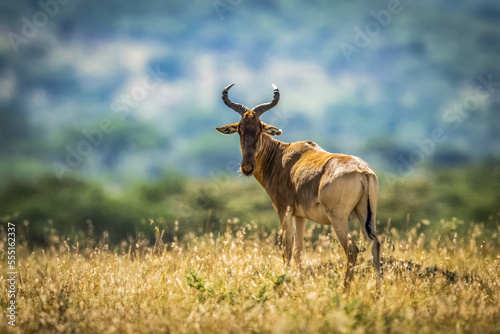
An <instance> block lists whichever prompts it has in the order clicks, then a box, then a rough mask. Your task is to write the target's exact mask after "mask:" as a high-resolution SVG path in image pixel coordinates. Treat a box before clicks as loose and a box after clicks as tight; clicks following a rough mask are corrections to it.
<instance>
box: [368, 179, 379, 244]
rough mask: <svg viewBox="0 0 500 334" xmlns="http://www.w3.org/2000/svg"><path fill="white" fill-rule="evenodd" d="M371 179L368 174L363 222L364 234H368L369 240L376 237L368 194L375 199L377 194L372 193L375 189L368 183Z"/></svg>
mask: <svg viewBox="0 0 500 334" xmlns="http://www.w3.org/2000/svg"><path fill="white" fill-rule="evenodd" d="M371 181H372V180H370V176H368V182H367V189H366V190H367V194H366V205H367V215H366V222H365V230H366V234H367V235H368V238H370V240H373V239H375V238H377V236H376V235H375V223H376V222H375V217H373V213H372V205H371V204H372V203H370V194H373V195H374V197H375V199H377V196H376V193H372V192H375V191H376V189H373V188H374V185H373V184H370V183H371Z"/></svg>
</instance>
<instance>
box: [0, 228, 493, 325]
mask: <svg viewBox="0 0 500 334" xmlns="http://www.w3.org/2000/svg"><path fill="white" fill-rule="evenodd" d="M248 228H250V229H251V231H248ZM254 229H255V227H247V229H242V230H240V231H239V232H238V233H236V235H234V234H231V233H226V235H222V236H219V237H214V236H213V235H206V236H204V237H201V238H195V237H194V236H190V237H187V238H185V240H184V241H183V242H182V243H174V244H170V245H167V246H168V247H162V246H163V245H161V243H160V244H157V245H156V246H155V247H147V246H146V244H145V242H143V241H137V242H133V243H130V242H129V243H122V245H121V246H119V247H116V248H114V249H108V245H107V244H105V242H101V243H99V244H96V245H91V246H88V247H85V248H83V249H82V248H80V247H78V248H77V247H72V246H68V245H67V244H66V242H64V241H62V242H61V241H58V240H57V238H56V241H54V245H53V246H52V247H51V249H49V250H47V251H41V250H36V251H35V252H33V253H31V254H30V253H27V251H26V249H24V250H23V249H22V247H19V248H18V262H19V264H18V272H19V280H18V296H17V303H18V314H17V326H16V327H15V328H12V327H10V326H8V325H7V323H6V320H5V316H4V317H3V318H2V323H1V324H0V332H2V333H4V332H17V333H57V332H61V333H66V332H71V333H170V332H172V333H240V332H253V333H284V332H291V333H309V332H311V333H316V332H319V333H357V332H359V333H364V332H391V333H411V332H418V333H443V332H447V333H494V332H497V333H498V332H500V306H499V305H500V286H499V285H500V255H499V252H498V250H499V249H500V247H499V242H498V235H497V234H498V233H497V234H495V235H493V236H491V235H488V236H485V235H483V232H482V230H481V229H480V228H479V227H477V226H474V227H472V228H471V229H470V231H468V232H467V233H465V234H464V235H463V236H457V235H456V234H454V233H448V234H447V235H443V236H440V237H439V238H436V236H432V235H423V234H419V233H418V232H417V231H416V230H415V229H413V230H411V231H410V232H409V233H407V234H406V236H405V237H404V238H403V237H400V236H398V235H397V233H396V231H395V230H392V231H386V233H385V234H384V233H379V234H380V235H381V237H382V239H383V240H384V242H383V245H382V250H383V259H384V266H383V268H384V279H383V282H382V286H381V288H380V291H378V290H377V288H376V282H375V279H374V278H373V266H372V263H371V260H370V256H369V252H368V251H365V252H364V253H363V254H362V256H361V257H360V258H359V261H358V262H359V265H358V266H357V268H356V274H355V278H354V280H353V282H352V284H351V288H350V291H349V292H345V291H344V287H343V279H344V274H345V273H344V270H343V269H342V266H343V265H344V264H345V256H344V254H343V252H342V251H341V249H340V246H339V244H338V242H337V241H336V240H334V241H333V242H332V241H331V240H330V238H329V237H328V236H327V235H325V234H321V235H320V237H319V239H318V240H317V241H315V242H311V240H310V239H311V237H310V236H311V233H312V229H309V230H308V232H309V233H308V234H309V238H308V239H309V241H308V242H307V243H306V246H307V248H306V253H305V255H304V265H303V269H302V270H298V269H297V267H296V266H294V265H292V266H291V268H288V269H287V268H285V266H284V264H283V261H282V259H281V253H280V250H279V247H278V246H277V245H276V244H275V239H276V238H275V236H274V235H271V236H267V237H266V236H264V237H262V238H260V239H259V238H257V237H256V236H255V234H252V232H254ZM485 239H487V240H485ZM488 240H489V241H488ZM360 245H364V246H366V244H365V243H364V242H360ZM2 252H3V253H2V254H1V257H2V263H5V262H6V255H5V252H4V251H2ZM0 289H1V291H6V280H5V276H4V277H2V279H1V280H0ZM0 298H1V299H0V300H1V304H2V305H1V306H2V312H5V308H6V305H7V304H6V303H7V296H6V293H2V295H1V296H0Z"/></svg>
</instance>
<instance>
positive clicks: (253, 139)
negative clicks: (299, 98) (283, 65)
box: [215, 84, 281, 176]
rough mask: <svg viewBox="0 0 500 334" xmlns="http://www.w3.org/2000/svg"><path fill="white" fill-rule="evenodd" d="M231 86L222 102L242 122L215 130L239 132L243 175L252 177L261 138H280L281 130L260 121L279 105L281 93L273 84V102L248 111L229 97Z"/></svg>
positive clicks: (224, 91)
mask: <svg viewBox="0 0 500 334" xmlns="http://www.w3.org/2000/svg"><path fill="white" fill-rule="evenodd" d="M233 85H234V84H231V85H229V86H227V87H226V88H224V90H223V91H222V101H224V103H225V104H226V105H227V106H228V107H229V108H231V109H233V110H234V111H236V112H237V113H238V114H240V115H241V120H240V121H239V122H238V123H234V124H228V125H224V126H221V127H220V128H215V129H216V130H217V131H218V132H220V133H222V134H225V135H230V134H232V133H235V132H238V134H239V135H240V148H241V156H242V160H241V167H240V168H241V172H242V173H243V175H246V176H251V175H252V173H253V171H254V169H255V154H256V153H257V152H258V151H259V149H260V145H261V140H260V138H261V136H262V135H263V134H268V135H270V136H279V135H280V134H281V130H280V129H278V128H277V127H275V126H272V125H267V124H266V123H264V122H262V121H261V120H260V116H261V115H262V114H263V113H265V112H266V111H268V110H269V109H271V108H273V107H274V106H276V105H277V104H278V101H279V99H280V92H279V90H278V87H276V86H275V85H274V84H273V88H274V95H273V100H272V101H271V102H268V103H263V104H259V105H258V106H256V107H255V108H253V109H248V108H247V107H245V106H244V105H242V104H239V103H234V102H232V101H231V100H230V99H229V97H228V95H227V94H228V91H229V88H231V87H232V86H233Z"/></svg>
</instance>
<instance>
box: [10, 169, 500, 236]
mask: <svg viewBox="0 0 500 334" xmlns="http://www.w3.org/2000/svg"><path fill="white" fill-rule="evenodd" d="M494 166H498V164H493V163H492V162H489V163H482V164H480V165H476V166H470V167H468V168H460V169H452V168H440V169H437V170H434V171H433V172H432V173H428V174H427V175H420V176H415V177H413V178H405V179H403V178H401V179H396V180H391V179H389V178H384V176H383V173H379V174H380V175H379V179H380V197H379V207H378V213H377V220H378V228H379V231H387V230H388V229H390V228H396V230H397V231H399V233H405V232H408V231H409V230H410V229H412V228H413V227H415V226H416V225H417V224H418V225H419V226H421V228H422V229H427V230H429V231H430V232H432V233H442V232H449V231H452V230H460V229H463V228H466V227H467V226H468V225H469V224H470V223H471V222H476V223H483V224H484V226H485V228H486V229H487V230H496V229H497V226H498V221H499V218H500V217H499V215H500V206H499V205H498V204H499V203H500V192H498V186H499V185H500V172H499V170H498V168H496V169H495V167H494ZM0 216H2V218H1V219H2V220H3V221H11V222H14V223H17V224H18V226H20V228H21V229H22V230H23V233H24V235H26V239H27V241H28V244H30V245H44V244H45V243H46V241H47V237H48V236H50V235H51V234H55V233H57V235H64V236H68V237H70V239H72V240H74V241H79V240H80V241H83V240H85V239H86V238H88V237H91V238H100V237H101V236H102V234H103V233H104V231H107V234H108V235H109V240H110V242H111V243H113V244H116V243H118V242H119V241H121V240H124V239H127V238H130V237H134V238H135V237H137V236H138V235H139V236H143V237H145V238H146V239H148V240H150V241H151V242H152V241H154V231H155V228H158V229H159V230H164V235H163V241H164V242H172V241H173V240H174V238H179V239H181V238H182V237H183V236H185V235H186V234H188V233H194V234H195V235H202V234H205V233H214V234H215V235H217V233H221V234H223V233H224V232H225V231H226V230H227V229H231V230H232V231H237V230H239V229H240V228H241V227H242V226H246V227H249V229H248V230H249V231H251V230H252V227H256V228H254V229H253V232H251V233H259V234H261V235H264V234H269V233H271V232H272V231H273V230H276V229H278V228H279V223H278V218H277V215H276V213H275V212H274V210H273V208H272V204H271V201H270V199H269V198H268V196H267V194H266V193H265V191H264V189H262V188H261V186H260V185H259V184H258V183H257V182H256V181H255V180H254V179H253V178H251V179H247V178H236V177H230V176H227V175H220V176H215V177H213V178H212V179H211V180H201V179H200V180H195V179H189V178H187V177H186V176H184V175H182V174H180V173H178V172H175V171H168V172H166V173H164V174H163V176H161V177H160V178H158V179H157V180H154V181H144V182H136V183H135V184H132V185H130V186H129V187H128V188H126V189H124V190H122V191H118V192H117V191H116V190H112V189H106V188H104V187H103V186H101V185H100V184H98V183H96V182H90V181H83V180H79V179H76V178H68V179H65V180H64V181H62V182H60V181H59V180H58V179H57V178H55V177H53V176H45V177H43V178H41V179H39V180H37V181H30V182H19V181H13V182H10V183H8V185H7V186H6V187H3V188H2V190H1V192H0ZM449 221H454V222H455V223H453V224H451V225H450V224H445V223H444V222H449ZM28 222H29V223H28ZM352 228H354V229H356V228H357V223H355V224H354V225H352Z"/></svg>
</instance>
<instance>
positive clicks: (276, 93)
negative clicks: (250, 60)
mask: <svg viewBox="0 0 500 334" xmlns="http://www.w3.org/2000/svg"><path fill="white" fill-rule="evenodd" d="M273 88H274V95H273V100H272V101H271V102H269V103H262V104H259V105H258V106H257V107H255V108H253V111H254V112H255V113H256V114H257V116H260V115H262V114H263V113H265V112H266V111H268V110H269V109H271V108H274V107H275V106H276V105H277V104H278V101H279V100H280V91H279V90H278V87H276V85H275V84H273Z"/></svg>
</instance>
